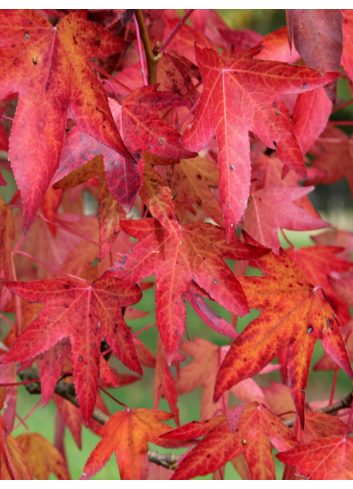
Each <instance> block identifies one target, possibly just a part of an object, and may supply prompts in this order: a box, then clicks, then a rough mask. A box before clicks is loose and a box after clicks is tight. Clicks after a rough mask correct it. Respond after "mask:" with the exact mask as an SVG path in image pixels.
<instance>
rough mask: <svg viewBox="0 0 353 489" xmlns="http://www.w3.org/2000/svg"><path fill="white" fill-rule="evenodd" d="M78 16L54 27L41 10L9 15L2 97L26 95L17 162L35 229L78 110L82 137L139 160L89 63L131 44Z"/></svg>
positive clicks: (13, 156)
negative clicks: (69, 120)
mask: <svg viewBox="0 0 353 489" xmlns="http://www.w3.org/2000/svg"><path fill="white" fill-rule="evenodd" d="M86 16H87V11H86V10H76V11H75V12H73V13H71V14H69V15H68V16H66V17H64V18H63V19H62V20H61V22H60V23H59V24H57V25H56V26H53V25H51V24H50V22H48V21H47V20H45V19H44V18H43V17H42V16H41V15H40V14H38V13H36V12H35V11H34V10H11V9H9V10H5V11H4V12H3V14H2V16H1V24H2V26H1V34H0V43H1V52H0V59H1V69H0V87H1V88H0V99H4V98H5V97H7V96H8V95H9V94H11V93H15V92H18V94H19V103H18V105H17V109H16V116H15V122H14V124H13V127H12V131H11V137H10V151H9V160H10V162H11V165H12V169H13V171H14V174H15V178H16V181H17V185H18V188H19V189H20V191H21V195H22V199H23V203H24V231H25V232H26V231H28V228H29V226H30V225H31V223H32V221H33V218H34V215H35V213H36V212H37V210H38V208H39V205H40V202H41V200H42V198H43V196H44V194H45V192H46V191H47V188H48V186H49V184H50V181H51V179H52V177H53V175H54V173H55V171H56V169H57V168H58V166H59V162H60V156H61V151H62V147H63V141H64V135H65V123H66V116H67V111H68V109H69V108H70V110H71V112H72V114H73V116H74V118H75V119H76V121H77V122H78V124H79V125H80V128H81V130H82V131H85V132H86V133H87V134H90V136H92V137H93V138H95V139H96V140H97V141H99V142H100V143H102V144H105V145H106V146H107V147H109V148H112V149H113V150H114V151H117V152H118V153H119V154H120V155H122V156H123V157H124V158H126V159H128V160H129V161H132V162H133V158H132V156H131V155H130V153H129V152H128V150H127V149H126V147H125V145H124V143H123V142H122V139H121V137H120V134H119V132H118V130H117V128H116V125H115V123H114V120H113V117H112V114H111V111H110V109H109V105H108V98H107V95H106V92H105V90H104V88H103V86H102V84H101V83H100V81H99V80H98V78H97V77H96V76H95V74H94V72H93V70H92V68H91V66H90V64H89V58H100V57H105V56H110V55H112V54H114V53H117V52H119V51H120V50H121V49H122V48H123V47H124V46H126V45H127V44H126V42H125V41H123V40H122V39H119V38H118V37H115V38H114V37H113V35H112V34H111V33H110V32H109V31H107V30H105V29H103V28H102V27H100V26H99V25H96V24H93V23H92V22H89V21H88V20H86Z"/></svg>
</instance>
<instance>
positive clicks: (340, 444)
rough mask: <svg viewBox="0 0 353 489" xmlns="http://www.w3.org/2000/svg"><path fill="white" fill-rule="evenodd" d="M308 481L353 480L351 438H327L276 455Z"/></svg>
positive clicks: (352, 440) (352, 447)
mask: <svg viewBox="0 0 353 489" xmlns="http://www.w3.org/2000/svg"><path fill="white" fill-rule="evenodd" d="M276 457H277V458H278V460H280V461H281V462H283V463H285V464H289V465H298V469H297V471H298V473H299V474H300V475H302V476H304V477H306V478H307V479H310V480H353V469H352V467H353V438H352V437H349V438H347V437H342V436H328V437H326V438H318V439H317V440H315V441H311V442H309V443H305V444H304V445H300V446H298V447H297V448H294V449H292V450H289V451H287V452H284V453H278V454H277V455H276Z"/></svg>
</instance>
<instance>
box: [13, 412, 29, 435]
mask: <svg viewBox="0 0 353 489" xmlns="http://www.w3.org/2000/svg"><path fill="white" fill-rule="evenodd" d="M16 418H17V419H18V420H19V421H21V423H22V424H23V426H24V427H25V429H26V433H29V428H28V426H27V425H26V423H25V422H24V420H23V419H22V418H21V417H20V416H19V415H18V414H17V413H16Z"/></svg>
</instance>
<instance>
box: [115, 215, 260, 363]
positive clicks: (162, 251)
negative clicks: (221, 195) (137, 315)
mask: <svg viewBox="0 0 353 489" xmlns="http://www.w3.org/2000/svg"><path fill="white" fill-rule="evenodd" d="M121 227H122V229H123V230H124V231H126V232H127V233H128V234H130V235H131V236H133V237H134V238H137V239H140V240H141V241H140V243H139V244H138V245H137V246H135V248H134V249H133V251H132V253H130V254H128V255H125V256H124V257H122V258H121V259H120V260H119V261H118V262H117V263H116V264H115V265H114V266H113V267H112V268H111V269H110V270H111V271H112V272H113V273H114V275H116V276H118V277H119V278H123V279H124V280H128V281H129V282H140V281H141V280H142V279H143V278H145V277H148V276H149V275H152V274H156V317H157V325H158V329H159V332H160V335H161V338H162V341H163V344H164V346H165V347H166V352H167V360H168V363H169V364H170V362H171V360H172V357H173V354H174V352H175V351H176V350H177V348H178V345H179V342H180V340H181V339H182V335H183V333H184V330H185V314H186V310H185V304H184V300H185V299H184V294H186V293H187V292H188V290H189V286H190V283H191V281H192V280H195V282H197V283H198V285H200V286H201V287H203V288H204V289H205V290H206V291H207V293H208V294H210V296H211V297H212V299H214V300H215V301H217V302H218V303H219V304H221V305H223V306H224V307H225V308H226V309H228V310H230V311H231V312H233V313H234V314H239V315H241V316H243V315H244V314H246V313H247V312H248V308H247V305H246V301H245V300H244V299H245V298H244V295H243V291H242V290H241V287H240V286H239V284H238V281H237V279H236V278H235V276H234V275H233V273H232V272H231V271H230V269H229V268H228V267H227V266H226V265H225V263H224V261H223V259H222V258H221V256H222V257H224V258H233V259H247V258H250V257H253V256H258V255H262V254H264V253H267V251H268V250H267V249H266V248H263V247H254V246H249V245H247V244H245V243H242V242H241V241H240V240H239V239H238V238H235V237H233V238H232V240H231V243H230V244H229V245H227V243H226V240H225V235H224V231H223V230H221V229H220V228H218V227H216V226H212V225H211V224H205V223H195V224H188V225H186V226H183V228H182V229H183V244H181V243H180V242H179V241H177V240H176V239H175V238H174V237H173V236H171V235H170V234H169V233H168V232H167V231H166V230H165V229H164V228H162V226H161V225H160V224H159V223H158V222H157V221H156V220H154V219H143V220H142V219H141V220H139V221H122V222H121Z"/></svg>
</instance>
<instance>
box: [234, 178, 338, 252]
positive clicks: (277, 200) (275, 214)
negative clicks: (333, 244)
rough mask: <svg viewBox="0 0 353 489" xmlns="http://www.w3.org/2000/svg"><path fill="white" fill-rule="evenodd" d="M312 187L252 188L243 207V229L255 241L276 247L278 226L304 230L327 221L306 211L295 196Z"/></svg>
mask: <svg viewBox="0 0 353 489" xmlns="http://www.w3.org/2000/svg"><path fill="white" fill-rule="evenodd" d="M312 190H314V187H309V188H307V189H305V188H301V187H294V188H291V187H287V186H283V187H267V188H264V189H260V190H257V191H256V192H253V193H252V195H251V197H250V203H249V207H248V209H247V211H246V215H245V220H244V224H243V229H244V230H245V231H246V232H247V233H249V234H250V235H251V236H253V237H254V239H256V240H257V241H258V242H259V243H261V244H263V245H264V246H268V247H269V248H272V249H273V250H274V251H275V252H276V253H277V252H278V250H279V247H280V242H279V239H278V229H279V228H284V229H291V230H293V231H306V230H308V229H321V228H324V227H328V226H329V225H330V224H329V223H327V222H325V221H323V220H321V219H317V218H316V217H313V216H311V215H310V214H308V213H307V212H306V211H305V210H304V209H303V208H301V207H300V206H299V205H297V204H296V203H295V202H293V201H296V200H299V199H301V198H302V197H304V196H306V195H307V194H308V193H309V192H311V191H312Z"/></svg>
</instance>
